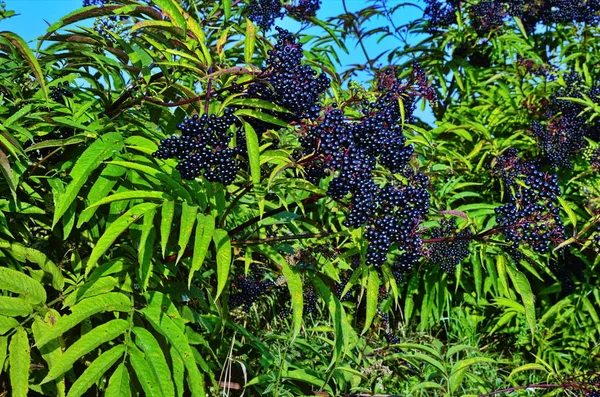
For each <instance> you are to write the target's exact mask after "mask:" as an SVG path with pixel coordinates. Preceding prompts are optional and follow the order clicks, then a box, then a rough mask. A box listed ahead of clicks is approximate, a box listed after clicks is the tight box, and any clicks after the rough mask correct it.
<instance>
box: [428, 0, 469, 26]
mask: <svg viewBox="0 0 600 397" xmlns="http://www.w3.org/2000/svg"><path fill="white" fill-rule="evenodd" d="M460 3H461V2H460V0H448V1H446V0H425V4H426V6H425V11H424V13H423V16H424V17H425V19H427V21H428V22H429V26H430V28H432V29H444V28H447V27H448V26H450V25H452V24H455V23H456V11H457V10H458V8H459V7H460Z"/></svg>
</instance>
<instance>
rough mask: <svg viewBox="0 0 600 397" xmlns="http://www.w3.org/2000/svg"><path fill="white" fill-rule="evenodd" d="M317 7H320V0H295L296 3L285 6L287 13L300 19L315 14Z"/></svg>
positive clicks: (305, 18)
mask: <svg viewBox="0 0 600 397" xmlns="http://www.w3.org/2000/svg"><path fill="white" fill-rule="evenodd" d="M319 8H321V1H320V0H297V3H296V4H292V5H288V6H286V10H287V12H288V14H289V15H290V16H291V17H292V18H295V19H298V20H300V21H305V20H307V19H308V18H311V17H314V16H316V15H317V11H318V10H319Z"/></svg>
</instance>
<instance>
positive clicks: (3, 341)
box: [0, 319, 12, 374]
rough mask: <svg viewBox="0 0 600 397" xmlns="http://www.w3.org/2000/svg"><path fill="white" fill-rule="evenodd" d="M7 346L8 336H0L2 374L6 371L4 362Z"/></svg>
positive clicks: (0, 370)
mask: <svg viewBox="0 0 600 397" xmlns="http://www.w3.org/2000/svg"><path fill="white" fill-rule="evenodd" d="M11 320H12V319H11ZM7 348H8V336H0V374H1V373H2V372H3V371H4V362H5V361H6V353H7V351H6V349H7Z"/></svg>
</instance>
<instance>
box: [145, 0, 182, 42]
mask: <svg viewBox="0 0 600 397" xmlns="http://www.w3.org/2000/svg"><path fill="white" fill-rule="evenodd" d="M153 1H154V3H155V4H156V5H157V6H158V8H160V10H161V11H162V12H164V13H165V14H167V15H168V16H169V19H171V21H172V22H173V23H174V24H175V26H177V27H178V28H180V29H181V30H183V35H184V36H185V35H186V34H187V23H186V21H185V18H184V16H183V14H182V13H181V10H180V8H179V6H178V5H177V3H176V2H175V1H173V0H153Z"/></svg>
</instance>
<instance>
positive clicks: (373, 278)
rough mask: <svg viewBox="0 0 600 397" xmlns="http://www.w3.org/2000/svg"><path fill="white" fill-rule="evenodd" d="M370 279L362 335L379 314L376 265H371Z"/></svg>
mask: <svg viewBox="0 0 600 397" xmlns="http://www.w3.org/2000/svg"><path fill="white" fill-rule="evenodd" d="M368 277H369V279H368V281H367V316H366V318H365V325H364V327H363V330H362V332H361V334H362V335H364V334H365V332H367V330H368V329H369V327H370V326H371V323H372V322H373V319H374V318H375V314H377V305H378V304H379V283H380V281H379V273H378V272H377V270H375V268H374V267H372V266H370V267H369V276H368Z"/></svg>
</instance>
